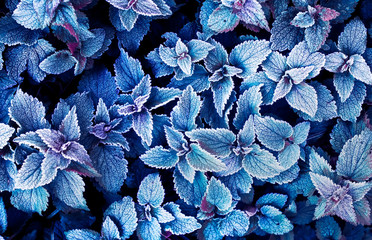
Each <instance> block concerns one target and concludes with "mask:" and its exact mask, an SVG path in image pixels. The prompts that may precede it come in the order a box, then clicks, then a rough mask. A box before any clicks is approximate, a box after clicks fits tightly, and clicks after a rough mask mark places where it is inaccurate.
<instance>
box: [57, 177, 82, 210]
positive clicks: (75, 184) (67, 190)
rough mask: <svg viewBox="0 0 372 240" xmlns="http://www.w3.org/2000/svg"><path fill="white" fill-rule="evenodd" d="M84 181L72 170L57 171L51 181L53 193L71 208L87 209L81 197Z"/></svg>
mask: <svg viewBox="0 0 372 240" xmlns="http://www.w3.org/2000/svg"><path fill="white" fill-rule="evenodd" d="M84 186H85V183H84V181H83V179H82V178H81V177H80V176H79V175H78V174H76V173H74V172H67V171H59V172H58V173H57V176H56V178H55V179H54V181H53V182H52V186H51V187H52V190H53V195H54V196H55V197H57V198H58V199H59V200H61V201H62V202H63V203H65V204H66V205H68V206H70V207H72V208H79V209H83V210H88V207H87V205H86V201H85V199H84V197H83V192H84Z"/></svg>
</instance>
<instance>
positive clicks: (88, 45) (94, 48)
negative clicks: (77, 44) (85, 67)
mask: <svg viewBox="0 0 372 240" xmlns="http://www.w3.org/2000/svg"><path fill="white" fill-rule="evenodd" d="M91 32H92V33H93V34H94V37H92V38H88V39H87V40H85V41H83V42H82V43H81V49H80V52H81V55H82V56H84V57H92V56H93V55H94V54H95V53H97V52H98V50H100V49H101V48H102V46H103V43H104V41H105V36H106V32H105V30H104V29H103V28H97V29H92V30H91Z"/></svg>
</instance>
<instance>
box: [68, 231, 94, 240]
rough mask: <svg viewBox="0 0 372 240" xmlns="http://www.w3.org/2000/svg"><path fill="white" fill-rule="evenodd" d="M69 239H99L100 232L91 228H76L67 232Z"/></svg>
mask: <svg viewBox="0 0 372 240" xmlns="http://www.w3.org/2000/svg"><path fill="white" fill-rule="evenodd" d="M65 235H66V239H67V240H99V239H100V235H99V233H97V232H95V231H93V230H89V229H74V230H70V231H67V232H65Z"/></svg>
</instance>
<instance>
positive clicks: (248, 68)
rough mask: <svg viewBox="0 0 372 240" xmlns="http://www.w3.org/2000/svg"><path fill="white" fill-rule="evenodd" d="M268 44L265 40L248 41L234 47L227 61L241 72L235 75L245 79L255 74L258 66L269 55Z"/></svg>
mask: <svg viewBox="0 0 372 240" xmlns="http://www.w3.org/2000/svg"><path fill="white" fill-rule="evenodd" d="M269 44H270V43H269V42H268V41H265V40H250V41H245V42H243V43H241V44H239V45H237V46H236V47H234V49H233V50H232V51H231V53H230V56H229V60H230V63H231V64H232V65H233V66H235V67H237V68H240V69H242V70H243V72H242V73H239V74H237V76H238V77H241V78H247V77H249V76H250V75H252V74H254V73H256V71H257V69H258V65H260V64H261V63H262V62H263V61H264V60H265V59H266V57H267V56H268V55H269V54H270V53H271V49H270V47H269Z"/></svg>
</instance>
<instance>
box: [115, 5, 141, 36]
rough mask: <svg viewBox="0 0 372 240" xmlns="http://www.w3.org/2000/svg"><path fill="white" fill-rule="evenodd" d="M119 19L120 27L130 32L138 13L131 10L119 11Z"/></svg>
mask: <svg viewBox="0 0 372 240" xmlns="http://www.w3.org/2000/svg"><path fill="white" fill-rule="evenodd" d="M119 17H120V21H121V23H122V25H123V26H124V27H125V29H126V30H127V31H131V30H132V29H133V27H134V24H135V23H136V22H137V19H138V13H136V12H135V11H133V10H132V9H127V10H121V9H120V10H119Z"/></svg>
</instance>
